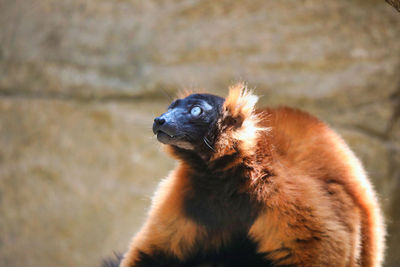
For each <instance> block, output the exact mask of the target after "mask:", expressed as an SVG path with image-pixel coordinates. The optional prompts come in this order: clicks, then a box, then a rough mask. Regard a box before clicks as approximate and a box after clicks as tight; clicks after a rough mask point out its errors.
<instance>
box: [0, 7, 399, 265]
mask: <svg viewBox="0 0 400 267" xmlns="http://www.w3.org/2000/svg"><path fill="white" fill-rule="evenodd" d="M239 80H240V81H242V80H244V81H247V82H248V85H249V87H250V88H255V91H256V93H257V94H259V95H261V96H262V97H261V100H260V103H259V105H260V106H262V105H271V106H277V105H289V106H295V107H300V108H302V109H305V110H308V111H310V112H311V113H313V114H315V115H316V116H318V117H320V118H322V119H323V120H325V121H326V122H328V123H329V124H330V125H332V127H333V128H335V129H337V131H338V132H340V133H341V134H342V135H343V136H344V138H345V139H346V140H347V142H348V143H349V144H350V146H351V147H352V148H353V149H354V150H355V151H356V153H357V154H358V155H359V157H360V158H361V160H362V161H363V163H364V164H365V167H366V169H367V170H368V173H369V175H370V177H371V179H372V180H373V183H374V185H375V187H376V189H377V190H378V192H379V196H380V199H381V202H382V205H383V207H384V211H385V215H386V218H387V223H388V229H389V235H388V246H389V249H388V251H387V260H386V265H385V266H393V267H395V266H399V264H400V253H398V251H400V209H399V206H400V13H399V12H397V11H396V10H395V9H394V8H393V7H391V6H390V5H389V4H387V3H386V2H385V1H383V0H381V1H379V0H376V1H373V0H336V1H318V0H301V1H300V0H299V1H294V0H283V1H273V0H270V1H266V0H253V1H230V0H221V1H212V0H202V1H200V0H179V1H178V0H175V1H172V0H170V1H166V0H147V1H142V0H132V1H130V0H112V1H110V0H86V1H83V0H62V1H56V0H36V1H34V0H13V1H10V0H0V266H24V267H28V266H40V267H43V266H88V267H92V266H93V267H94V266H98V265H99V263H100V261H101V259H102V258H103V257H106V256H109V255H112V253H113V251H120V252H122V251H125V249H126V247H127V245H128V242H129V240H130V238H131V236H132V235H133V234H134V233H135V232H136V231H137V230H138V227H139V226H140V225H141V223H142V222H143V220H144V217H145V214H146V210H147V208H148V206H149V203H150V197H151V195H152V192H153V191H154V189H155V187H156V185H157V183H158V181H159V180H160V179H161V178H162V177H164V176H166V174H167V173H168V171H169V170H170V169H171V168H173V166H174V162H173V161H172V160H171V159H169V158H168V157H166V156H165V154H164V153H163V151H162V148H161V146H160V145H159V144H158V143H157V141H156V140H155V138H154V137H153V134H152V132H151V125H152V120H153V118H154V117H155V116H156V115H157V114H160V113H162V112H163V111H164V109H165V107H166V106H167V105H168V103H169V102H170V98H171V96H173V95H174V94H175V93H176V92H177V91H179V90H182V89H184V88H189V89H196V88H201V89H205V90H206V91H208V92H211V93H215V94H220V95H225V94H226V92H227V88H228V86H229V85H231V84H233V83H234V82H236V81H239Z"/></svg>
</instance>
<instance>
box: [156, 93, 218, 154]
mask: <svg viewBox="0 0 400 267" xmlns="http://www.w3.org/2000/svg"><path fill="white" fill-rule="evenodd" d="M223 102H224V99H223V98H221V97H218V96H214V95H209V94H193V95H190V96H188V97H186V98H184V99H177V100H175V101H174V102H172V104H171V105H170V106H169V107H168V111H167V112H165V113H164V114H162V115H161V116H159V117H157V118H155V119H154V124H153V132H154V134H156V135H157V139H158V141H160V142H161V143H164V144H168V145H173V146H176V147H179V148H182V149H187V150H195V149H197V148H198V147H199V146H204V145H207V146H212V142H213V141H212V140H213V136H212V132H213V130H215V124H216V122H217V119H218V116H219V114H220V110H221V107H222V104H223Z"/></svg>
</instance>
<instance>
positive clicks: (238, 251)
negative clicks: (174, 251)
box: [136, 235, 278, 267]
mask: <svg viewBox="0 0 400 267" xmlns="http://www.w3.org/2000/svg"><path fill="white" fill-rule="evenodd" d="M136 266H137V267H161V266H174V267H196V266H197V267H214V266H215V267H243V266H254V267H258V266H260V267H261V266H263V267H273V266H278V265H274V264H273V263H272V262H270V261H268V260H266V259H265V255H264V254H261V253H257V245H256V243H255V242H253V241H251V240H250V239H249V238H247V237H246V236H245V235H238V236H237V237H236V238H234V240H233V241H232V242H231V243H230V244H229V245H227V246H224V247H221V248H220V249H218V250H217V251H207V252H204V253H201V252H197V253H193V254H192V255H190V256H189V257H188V259H187V260H185V261H180V260H179V259H177V258H176V257H174V256H172V255H168V254H166V253H164V252H162V251H153V253H152V255H148V254H145V253H141V255H140V260H139V261H138V263H137V264H136Z"/></svg>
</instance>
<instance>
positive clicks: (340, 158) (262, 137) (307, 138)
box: [121, 85, 385, 267]
mask: <svg viewBox="0 0 400 267" xmlns="http://www.w3.org/2000/svg"><path fill="white" fill-rule="evenodd" d="M242 87H243V85H237V86H236V87H233V88H231V92H230V95H229V96H228V98H227V100H226V101H225V104H224V107H223V115H222V118H221V119H220V121H219V123H220V127H222V125H224V120H225V119H227V118H234V119H235V121H236V122H238V121H239V122H240V123H241V125H242V126H240V127H225V129H224V134H222V135H221V136H220V137H219V139H218V140H217V141H216V143H215V150H216V151H215V154H214V155H213V157H211V159H210V161H212V160H216V159H218V158H220V157H222V156H224V155H226V154H230V153H233V152H234V149H233V148H237V150H238V151H239V152H240V155H241V157H240V158H239V160H238V159H237V160H235V161H233V162H231V163H230V164H229V165H227V166H224V168H225V169H229V168H232V166H234V165H236V164H239V163H243V162H245V164H247V165H248V166H249V170H250V171H249V173H248V175H247V177H248V181H247V182H246V186H245V187H244V188H241V189H240V190H246V191H248V192H250V193H251V194H252V196H254V198H256V199H257V200H258V201H259V202H260V203H263V207H262V208H261V211H260V213H259V215H258V217H257V218H256V219H255V221H254V223H253V224H252V225H251V227H250V230H249V232H248V235H249V236H250V237H251V238H252V239H254V240H255V241H256V242H257V244H258V250H259V251H260V252H269V253H268V257H269V259H271V260H277V261H279V264H288V265H290V264H293V265H296V266H349V267H353V266H354V267H357V266H359V267H378V266H381V264H382V261H383V250H384V234H385V231H384V225H383V219H382V216H381V213H380V209H379V206H378V202H377V199H376V196H375V193H374V191H373V188H372V187H371V184H370V183H369V181H368V179H367V178H366V176H365V173H364V171H363V168H362V166H361V164H360V162H359V161H358V160H357V158H356V157H355V156H354V154H353V153H352V152H351V150H350V149H349V148H348V146H347V145H346V144H345V143H344V141H343V140H342V139H341V138H340V137H339V136H338V135H337V134H336V133H334V132H333V131H332V130H331V129H330V128H329V127H328V126H327V125H325V124H324V123H323V122H321V121H319V120H318V119H316V118H315V117H313V116H311V115H309V114H307V113H305V112H302V111H299V110H295V109H290V108H278V109H261V110H256V111H255V110H253V106H254V104H255V102H256V99H254V97H255V96H253V95H252V94H251V93H249V92H248V91H246V90H245V89H243V88H242ZM246 120H247V121H246ZM245 121H246V123H244V122H245ZM243 127H253V128H252V131H250V132H249V131H246V129H242V128H243ZM241 131H242V132H241ZM250 133H251V136H250ZM170 152H171V153H172V154H173V155H174V152H173V150H172V149H171V151H170ZM191 172H193V170H192V168H191V166H189V165H187V164H185V163H183V162H181V163H180V165H179V166H178V167H177V169H176V170H174V171H173V172H172V173H171V174H170V175H169V176H168V177H167V178H166V179H164V180H163V181H162V182H161V184H160V186H159V188H158V190H157V192H156V194H155V196H154V199H153V203H152V207H151V211H150V213H149V217H148V219H147V222H146V223H145V225H144V226H143V228H142V230H141V231H140V232H139V233H138V234H137V235H136V236H135V238H134V239H133V241H132V244H131V246H130V248H129V251H128V252H127V253H126V254H125V258H124V260H123V262H122V263H121V267H131V266H135V260H136V259H137V258H138V251H139V250H140V251H144V252H146V253H147V252H148V253H151V249H153V248H157V249H161V250H165V251H168V253H171V254H172V255H175V256H176V257H178V258H182V259H183V258H185V255H187V253H189V251H190V250H191V249H192V248H193V247H194V246H195V243H196V244H198V243H202V244H203V246H204V247H211V248H212V247H215V248H217V247H218V246H220V245H221V244H222V243H226V242H229V239H230V232H229V231H226V232H221V233H219V234H215V235H213V236H210V235H208V234H207V231H206V229H204V227H203V226H202V225H200V224H198V223H196V222H195V221H193V220H190V219H188V218H186V217H185V215H184V214H183V212H182V205H183V198H182V195H183V194H184V193H185V192H190V183H189V181H188V177H189V176H190V173H191ZM266 173H268V174H269V175H268V179H267V180H266V179H264V177H266ZM289 254H290V257H289ZM286 255H288V257H285V256H286Z"/></svg>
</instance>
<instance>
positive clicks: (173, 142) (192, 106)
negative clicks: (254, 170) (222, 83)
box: [153, 84, 260, 159]
mask: <svg viewBox="0 0 400 267" xmlns="http://www.w3.org/2000/svg"><path fill="white" fill-rule="evenodd" d="M257 100H258V97H257V96H255V95H253V94H251V93H250V92H249V91H248V90H247V89H246V87H245V86H244V85H243V84H238V85H235V86H233V87H231V88H230V91H229V95H228V97H227V98H226V99H224V98H222V97H219V96H215V95H211V94H191V95H189V96H186V97H185V98H182V99H177V100H175V101H173V102H172V104H171V105H170V106H169V107H168V110H167V112H165V113H164V114H162V115H161V116H159V117H157V118H155V119H154V124H153V132H154V134H156V135H157V139H158V141H160V142H161V143H163V144H166V145H170V146H171V147H172V148H173V149H174V150H178V151H187V152H189V151H190V152H194V153H197V154H198V155H199V156H201V157H202V158H207V159H213V158H218V157H219V156H222V155H227V154H229V152H230V151H232V153H233V152H234V151H237V152H238V151H239V150H251V145H252V144H253V143H254V142H253V141H254V140H255V137H256V135H257V132H258V130H259V129H260V128H259V127H257V122H258V118H257V115H255V114H254V105H255V103H256V102H257Z"/></svg>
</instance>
